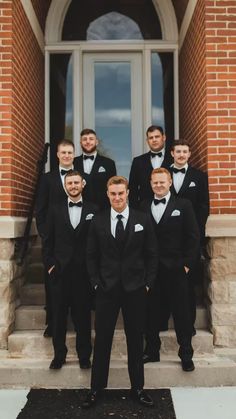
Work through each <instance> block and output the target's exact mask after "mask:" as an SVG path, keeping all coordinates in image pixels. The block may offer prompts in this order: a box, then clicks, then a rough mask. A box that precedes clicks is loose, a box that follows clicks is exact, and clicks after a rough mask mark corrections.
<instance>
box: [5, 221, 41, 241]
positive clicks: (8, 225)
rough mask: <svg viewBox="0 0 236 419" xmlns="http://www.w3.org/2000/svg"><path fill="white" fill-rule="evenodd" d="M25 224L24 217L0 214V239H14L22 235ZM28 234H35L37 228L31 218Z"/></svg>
mask: <svg viewBox="0 0 236 419" xmlns="http://www.w3.org/2000/svg"><path fill="white" fill-rule="evenodd" d="M25 225H26V218H25V217H11V216H1V217H0V239H15V238H18V237H22V236H23V234H24V230H25ZM30 234H31V235H32V236H33V235H36V234H37V229H36V224H35V220H34V219H33V221H32V225H31V231H30Z"/></svg>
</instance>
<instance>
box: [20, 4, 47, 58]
mask: <svg viewBox="0 0 236 419" xmlns="http://www.w3.org/2000/svg"><path fill="white" fill-rule="evenodd" d="M21 4H22V6H23V9H24V11H25V14H26V16H27V18H28V21H29V23H30V26H31V28H32V31H33V32H34V35H35V38H36V39H37V41H38V44H39V47H40V49H41V51H42V53H43V54H44V46H45V42H44V34H43V31H42V29H41V26H40V24H39V21H38V18H37V16H36V13H35V11H34V8H33V6H32V3H31V0H21Z"/></svg>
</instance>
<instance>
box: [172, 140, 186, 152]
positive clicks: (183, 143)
mask: <svg viewBox="0 0 236 419" xmlns="http://www.w3.org/2000/svg"><path fill="white" fill-rule="evenodd" d="M178 145H186V146H187V147H188V148H189V151H190V145H189V143H188V141H186V140H184V139H183V138H179V139H178V140H174V141H173V143H172V144H171V151H173V150H174V149H175V147H177V146H178Z"/></svg>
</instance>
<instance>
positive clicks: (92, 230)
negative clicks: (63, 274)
mask: <svg viewBox="0 0 236 419" xmlns="http://www.w3.org/2000/svg"><path fill="white" fill-rule="evenodd" d="M99 256H100V249H99V242H98V237H97V231H96V215H95V217H94V218H93V219H92V221H91V224H90V227H89V232H88V240H87V258H86V259H87V270H88V274H89V277H90V282H91V284H92V286H93V287H95V286H96V285H99V284H100V275H99V267H100V264H99Z"/></svg>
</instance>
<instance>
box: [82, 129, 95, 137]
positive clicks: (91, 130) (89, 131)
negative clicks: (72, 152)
mask: <svg viewBox="0 0 236 419" xmlns="http://www.w3.org/2000/svg"><path fill="white" fill-rule="evenodd" d="M89 134H93V135H95V137H96V136H97V134H96V132H95V131H94V130H93V129H91V128H84V129H82V131H81V133H80V136H81V137H83V135H89Z"/></svg>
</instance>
